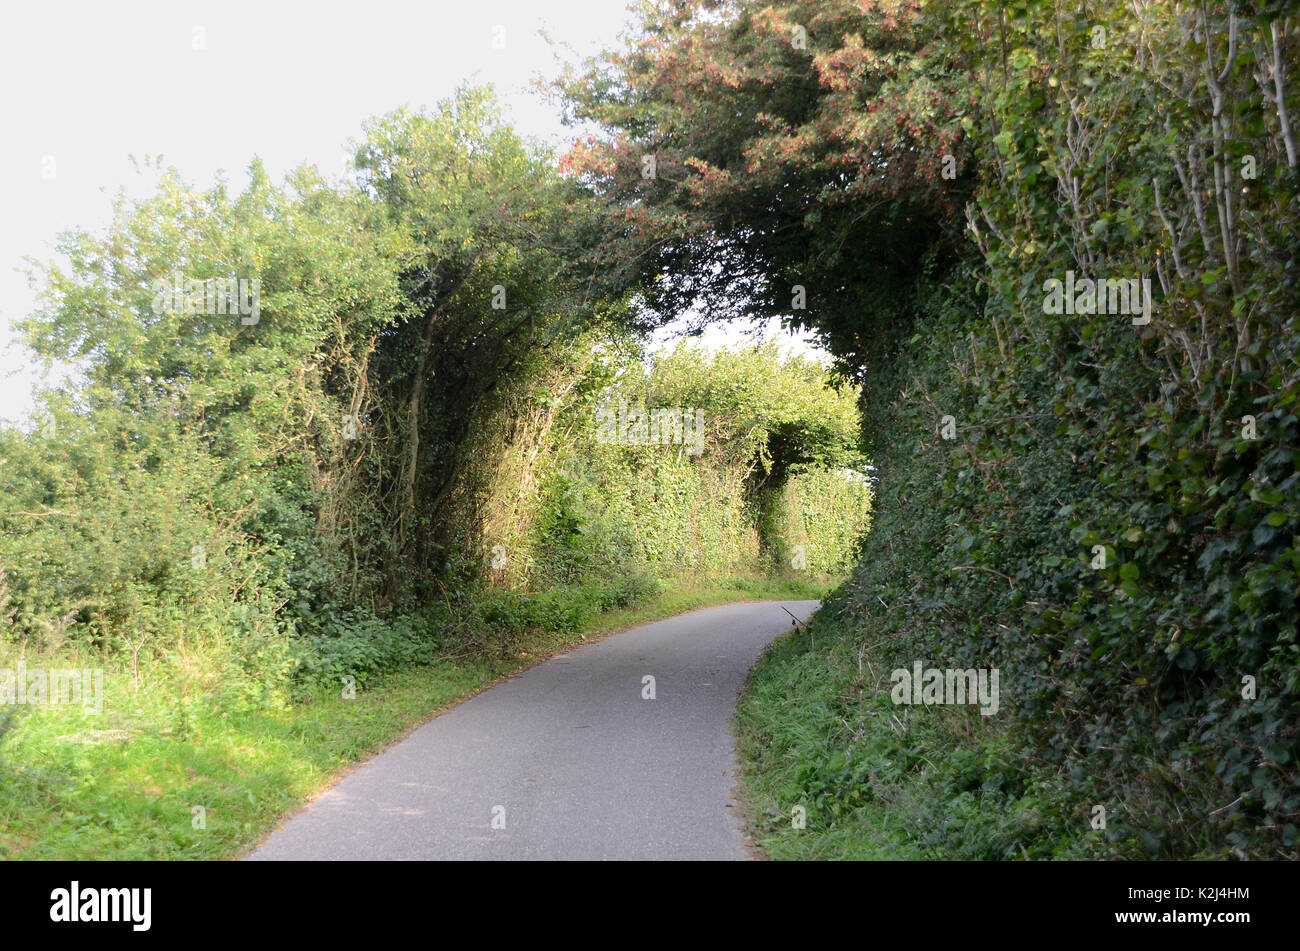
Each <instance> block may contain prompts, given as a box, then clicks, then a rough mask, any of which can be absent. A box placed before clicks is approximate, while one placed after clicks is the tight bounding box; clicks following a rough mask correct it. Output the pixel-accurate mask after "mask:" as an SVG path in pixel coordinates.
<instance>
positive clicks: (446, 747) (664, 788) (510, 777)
mask: <svg viewBox="0 0 1300 951" xmlns="http://www.w3.org/2000/svg"><path fill="white" fill-rule="evenodd" d="M817 606H818V602H816V601H792V602H761V603H752V604H734V605H725V606H722V607H716V608H708V609H704V610H699V611H694V612H691V613H690V614H685V615H681V616H679V617H675V618H670V619H668V620H664V621H659V622H656V623H653V624H646V625H643V626H641V627H637V628H633V629H631V630H629V631H625V632H623V633H621V634H617V635H615V636H613V637H610V638H607V639H606V640H604V641H601V642H600V643H597V644H593V645H591V646H588V647H583V648H580V649H578V650H574V651H571V652H569V653H567V654H562V655H560V656H557V657H555V658H552V659H551V660H549V661H547V662H546V663H543V664H540V665H538V666H537V667H534V668H532V669H530V670H527V671H525V672H523V673H521V674H519V675H518V676H516V677H513V678H511V679H510V680H508V681H506V682H504V683H502V684H499V685H498V686H496V687H493V688H492V689H490V690H487V691H485V692H484V693H481V694H479V695H478V696H476V697H473V698H471V699H470V700H468V701H466V702H465V703H462V704H460V705H459V706H457V707H455V708H453V709H451V710H449V711H447V712H446V713H444V714H442V715H441V716H439V717H436V718H435V719H433V720H431V721H430V722H428V723H426V724H425V725H424V726H422V727H420V728H419V729H417V730H416V731H415V732H414V733H412V734H411V735H410V736H409V737H407V738H406V739H405V740H403V741H402V742H400V743H398V744H397V745H395V746H393V747H392V748H390V749H389V750H387V751H385V752H384V753H381V754H380V755H378V756H376V757H375V758H374V759H372V760H370V761H369V762H367V763H365V764H364V765H363V766H361V767H359V768H358V769H357V770H356V771H355V772H353V773H351V774H350V775H348V776H347V777H346V778H345V779H343V780H342V781H341V782H339V783H338V784H337V785H336V786H334V787H333V788H332V789H330V790H329V791H327V792H326V793H324V794H323V795H322V796H320V797H319V798H318V799H317V800H316V801H314V802H313V803H312V804H311V805H309V806H308V807H307V808H306V809H304V810H303V811H301V812H300V813H298V814H297V815H296V816H294V817H293V818H292V819H290V820H289V821H288V822H287V823H286V824H285V825H284V827H283V828H282V829H280V830H279V831H277V832H276V833H274V834H273V835H271V836H270V837H269V838H268V839H267V841H266V842H265V843H263V845H262V846H261V847H260V848H259V849H258V850H257V851H255V852H254V853H253V854H252V855H251V856H250V858H252V859H744V858H745V855H746V853H745V849H744V845H743V841H742V827H741V821H740V818H739V816H738V815H737V808H736V805H735V802H734V800H733V799H732V785H733V783H734V781H735V774H734V761H733V752H734V738H733V736H732V733H731V729H730V723H729V721H730V718H731V716H732V714H733V712H734V711H735V706H736V698H737V695H738V693H739V691H740V689H741V687H742V685H743V684H744V681H745V677H746V675H747V673H748V671H749V669H750V668H751V667H752V666H753V664H754V662H755V661H756V660H757V659H758V656H759V654H760V653H761V652H762V649H763V647H764V646H765V645H766V644H767V643H768V642H770V641H771V640H772V639H774V638H775V637H777V636H779V635H780V634H783V633H785V632H787V631H789V630H790V626H791V623H792V622H791V620H790V615H789V614H787V613H786V610H783V608H785V609H788V610H789V611H790V612H791V613H793V614H794V615H796V616H798V617H799V618H801V619H802V618H806V617H808V616H809V615H811V614H812V613H813V611H815V610H816V608H817ZM647 677H653V678H654V680H653V684H652V685H653V693H654V698H653V699H646V698H645V696H644V695H647V694H649V692H650V689H649V688H650V686H651V684H650V683H649V682H647V681H646V678H647ZM360 702H364V701H360Z"/></svg>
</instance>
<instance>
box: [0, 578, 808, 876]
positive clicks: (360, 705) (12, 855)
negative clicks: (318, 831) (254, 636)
mask: <svg viewBox="0 0 1300 951" xmlns="http://www.w3.org/2000/svg"><path fill="white" fill-rule="evenodd" d="M823 591H824V588H822V587H819V586H817V585H811V584H808V583H806V582H799V581H793V580H781V579H763V578H735V579H727V580H723V581H718V582H713V583H709V582H705V583H698V584H686V585H682V584H678V585H674V586H672V587H670V588H667V589H665V590H660V591H659V592H657V593H650V594H649V595H647V596H646V597H645V598H643V599H642V600H639V601H637V602H636V603H633V604H629V605H626V606H624V607H619V608H615V609H612V610H607V611H603V612H599V613H596V614H594V615H592V616H590V617H588V618H585V619H584V621H583V623H582V625H581V627H580V628H578V629H572V630H566V631H555V630H547V629H544V628H541V629H532V630H528V631H526V632H523V633H522V634H516V635H515V636H513V637H512V638H511V640H510V652H509V653H508V654H505V653H502V652H501V651H495V652H493V653H492V654H490V655H486V654H485V655H483V656H479V657H466V658H459V659H455V660H451V659H443V660H439V661H436V662H432V663H427V664H421V665H420V666H417V667H406V668H403V669H399V670H394V671H389V672H386V673H383V674H381V675H378V676H376V677H374V678H373V679H371V680H369V681H367V682H366V683H365V685H364V686H358V688H357V692H356V699H352V700H347V699H343V697H342V696H341V691H340V690H339V689H338V688H337V687H334V686H331V687H328V688H327V687H325V686H322V685H316V686H314V687H311V688H310V689H307V690H300V691H295V694H294V696H295V699H294V700H293V701H292V702H284V701H281V702H279V703H274V702H268V703H264V704H261V705H257V706H253V707H251V708H245V709H219V708H217V707H205V706H202V705H199V706H187V705H186V704H184V703H182V702H178V701H179V697H178V695H177V693H176V692H175V691H169V690H160V689H158V690H133V689H132V681H131V678H130V677H129V676H128V675H127V674H126V672H125V671H106V673H105V677H104V696H103V701H104V702H103V712H102V713H101V714H99V715H97V716H96V715H87V714H85V713H83V712H82V711H81V710H80V709H79V708H75V707H66V706H65V707H59V706H36V707H24V708H13V707H11V708H10V709H9V711H0V713H2V714H4V715H3V716H0V859H166V860H175V859H227V858H234V857H238V856H240V855H242V854H244V853H246V852H247V851H248V850H250V849H251V848H252V847H253V846H254V845H255V844H256V843H257V842H259V841H260V840H261V839H262V838H263V837H264V836H265V835H266V834H268V833H269V832H270V831H272V830H273V829H275V828H276V827H277V826H278V825H279V824H280V823H281V822H282V821H283V820H284V819H285V818H287V817H288V816H289V815H291V814H292V813H293V812H295V811H296V810H297V809H299V808H300V807H301V806H302V805H303V804H304V803H306V802H307V801H309V800H310V799H312V798H313V797H314V796H316V795H318V794H319V793H320V792H321V791H322V790H324V789H326V788H327V787H328V786H330V785H331V784H332V783H333V782H335V781H337V779H338V778H340V777H341V775H342V774H343V773H345V772H346V771H347V769H348V768H349V767H351V766H353V765H355V764H356V763H358V762H360V761H361V760H364V759H366V758H367V757H369V756H371V755H373V754H375V753H377V752H379V751H381V750H383V749H384V748H385V747H387V746H389V745H390V744H392V743H393V742H394V741H395V740H397V739H399V738H400V737H401V736H403V735H404V734H405V733H407V732H409V731H410V730H411V729H412V728H414V727H415V726H417V725H419V724H420V723H422V722H424V721H425V720H427V719H429V718H430V717H431V716H432V715H434V714H436V713H437V712H440V711H441V710H443V709H445V708H446V707H448V706H450V705H452V704H454V703H455V702H457V701H459V700H462V699H464V698H466V697H468V696H470V695H472V694H474V693H476V692H478V691H479V690H482V689H483V688H485V687H487V686H490V685H491V684H493V683H494V682H496V681H497V680H499V679H500V678H502V677H505V676H508V675H510V674H512V673H516V672H518V671H519V670H521V669H523V668H526V667H529V666H531V665H533V664H535V663H538V662H539V661H541V660H544V659H545V658H546V657H548V656H550V655H551V654H553V653H555V652H557V651H561V650H566V649H569V648H572V647H575V646H580V645H582V644H583V643H585V642H590V641H592V640H594V639H597V638H599V637H602V636H606V635H608V634H611V633H614V632H617V631H621V630H624V629H626V628H628V627H632V626H635V625H637V624H641V623H645V622H649V621H653V620H658V619H661V618H665V617H671V616H673V615H676V614H681V613H683V612H685V611H690V610H694V609H696V608H701V607H708V606H712V605H717V604H726V603H732V602H739V601H752V600H772V599H790V600H794V599H807V598H818V597H820V596H821V594H822V593H823ZM5 663H6V664H8V663H9V662H8V661H6V662H5ZM27 664H28V667H29V668H34V667H36V666H38V664H37V662H36V661H35V660H28V661H27ZM46 666H48V667H55V666H69V665H68V664H67V663H66V662H64V663H62V664H59V663H56V662H55V661H47V662H46ZM15 714H16V715H15ZM6 724H7V726H8V730H7V732H6V731H5V727H6Z"/></svg>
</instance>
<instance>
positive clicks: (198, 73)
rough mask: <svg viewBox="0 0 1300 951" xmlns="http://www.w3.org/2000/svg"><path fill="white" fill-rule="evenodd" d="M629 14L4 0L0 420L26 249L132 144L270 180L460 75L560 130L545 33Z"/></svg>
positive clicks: (18, 396) (209, 168) (199, 174)
mask: <svg viewBox="0 0 1300 951" xmlns="http://www.w3.org/2000/svg"><path fill="white" fill-rule="evenodd" d="M628 20H629V14H628V13H627V11H626V8H625V0H474V2H423V3H413V2H409V0H408V2H405V3H402V2H391V0H367V2H365V3H359V4H358V3H347V4H344V3H331V2H330V0H324V2H313V3H290V2H279V0H261V2H243V0H223V2H220V3H193V2H185V0H179V2H177V0H171V2H131V3H127V2H122V3H105V2H97V3H92V2H87V3H64V2H57V0H55V2H21V0H20V2H8V3H5V4H4V5H3V7H2V8H0V128H3V129H4V133H5V148H4V149H0V222H2V223H3V224H2V225H0V348H3V349H0V419H9V420H14V419H17V418H19V417H20V416H22V415H25V414H26V412H27V411H28V410H29V409H30V399H31V389H32V386H33V384H34V382H35V381H36V380H37V379H38V376H37V374H36V373H35V371H34V370H33V369H32V367H31V366H30V358H29V356H28V355H27V354H26V353H25V352H24V351H22V350H21V349H19V348H17V347H13V346H11V335H10V332H9V330H10V325H11V323H12V322H13V321H14V320H16V319H21V318H22V316H24V315H25V314H26V313H27V312H28V311H29V310H30V308H31V306H32V302H33V299H34V289H33V288H31V287H29V285H28V282H27V279H26V277H25V276H24V275H23V273H21V271H20V270H18V269H20V268H21V267H22V259H23V258H24V256H33V257H37V258H40V259H48V258H50V257H52V256H53V255H54V251H53V242H54V240H55V238H56V237H57V235H58V234H59V233H60V232H61V231H65V230H68V229H71V228H91V229H98V228H102V227H103V226H105V225H106V224H107V222H108V220H109V210H110V204H111V200H112V196H113V195H114V194H115V193H116V191H117V190H118V188H120V187H125V188H126V189H127V190H128V193H130V194H139V193H140V190H141V188H142V185H143V183H144V182H145V179H142V178H141V177H140V176H139V175H137V173H136V172H135V171H134V169H133V168H132V166H131V163H130V159H129V157H130V156H131V155H135V156H137V157H140V158H143V157H144V156H145V155H150V156H158V155H160V154H161V155H162V156H163V161H164V165H174V166H176V167H177V168H178V169H179V170H180V171H181V174H182V175H183V176H184V177H185V178H186V180H188V181H189V182H191V183H193V184H195V185H198V186H204V185H207V184H210V183H211V182H212V181H213V179H214V177H215V176H216V174H217V173H218V172H219V171H222V170H224V171H225V172H226V173H227V175H228V177H229V178H230V180H231V182H232V184H235V185H242V183H243V182H244V180H245V178H244V169H245V168H246V167H247V165H248V163H249V160H250V159H251V158H252V157H253V156H254V155H257V156H260V157H261V158H262V160H263V161H264V162H265V163H266V166H267V170H268V172H269V173H270V174H271V175H272V177H273V178H275V179H279V178H280V177H281V176H282V175H283V174H284V173H285V172H287V171H288V170H289V169H291V168H293V167H295V166H296V165H299V164H302V163H305V162H307V163H315V164H317V165H318V166H320V167H321V168H322V169H324V170H328V171H330V172H336V171H340V170H341V165H342V161H343V156H344V145H345V144H346V142H347V141H348V139H349V138H352V137H356V136H359V134H360V131H361V123H362V122H363V120H365V119H367V118H369V117H371V116H374V115H380V114H383V113H386V112H390V111H392V110H393V109H396V108H398V107H399V106H402V105H410V106H413V107H419V106H423V105H432V104H433V103H435V102H437V101H438V100H439V99H442V98H445V97H446V96H448V95H450V94H451V93H452V91H453V90H454V89H455V87H456V86H457V85H458V84H459V83H461V82H463V81H466V80H470V81H474V82H483V83H492V84H494V85H495V86H496V87H497V91H498V93H499V95H500V97H501V99H502V100H503V102H504V103H505V104H506V106H507V108H508V109H509V112H510V115H511V116H512V118H513V119H514V121H515V124H516V125H517V126H518V127H519V128H520V129H521V131H523V132H524V133H525V134H528V135H532V136H535V137H538V138H543V139H547V140H551V141H558V140H562V139H564V138H566V137H567V135H566V133H565V131H564V130H563V128H562V126H561V125H560V123H559V119H558V116H557V115H556V113H555V110H554V108H553V107H551V106H549V105H547V104H546V103H544V102H542V101H541V100H539V99H538V98H537V97H536V96H535V95H534V94H533V93H532V92H531V90H530V89H529V84H530V81H531V80H532V79H533V78H534V77H535V76H536V75H538V74H545V75H551V74H553V73H554V72H555V69H556V65H555V64H556V60H555V55H556V53H555V50H554V49H552V48H551V47H550V46H549V45H548V44H547V43H546V41H545V40H544V39H543V38H542V37H541V36H540V35H539V32H538V31H539V29H542V28H545V30H546V32H547V34H548V35H549V36H550V37H551V38H552V39H554V40H555V41H557V42H558V43H562V44H566V45H568V46H570V47H572V48H574V49H575V50H576V51H577V52H578V53H580V54H583V55H586V54H590V53H594V52H596V51H597V50H598V49H600V48H602V47H608V46H610V45H612V44H613V43H614V42H615V41H616V40H617V37H618V34H619V33H620V31H622V30H623V29H624V28H625V26H626V24H627V22H628ZM502 44H503V48H496V47H498V46H501V45H502ZM715 339H716V336H715Z"/></svg>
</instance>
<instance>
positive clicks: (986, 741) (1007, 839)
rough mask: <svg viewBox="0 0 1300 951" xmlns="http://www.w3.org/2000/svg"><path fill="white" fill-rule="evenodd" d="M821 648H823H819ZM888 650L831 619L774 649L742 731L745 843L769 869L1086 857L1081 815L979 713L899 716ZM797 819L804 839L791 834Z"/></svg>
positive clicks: (930, 710)
mask: <svg viewBox="0 0 1300 951" xmlns="http://www.w3.org/2000/svg"><path fill="white" fill-rule="evenodd" d="M814 643H815V644H816V647H815V649H814V646H813V645H814ZM890 648H891V645H889V644H888V643H880V642H876V643H870V642H869V641H868V639H867V638H865V637H864V636H863V635H862V633H861V632H855V631H854V630H852V629H851V627H850V626H849V625H848V624H846V623H845V622H842V621H839V620H837V619H835V618H823V617H818V618H815V619H814V620H813V621H812V623H811V624H810V625H809V629H808V630H807V631H803V630H800V631H797V632H793V633H791V634H789V635H787V636H785V637H783V638H781V639H780V640H778V641H775V642H774V643H773V644H772V645H771V646H770V647H769V649H768V650H767V652H766V653H765V654H764V655H763V657H762V659H761V660H760V661H759V663H758V664H757V666H756V667H755V668H754V671H753V673H752V674H751V677H750V680H749V683H748V684H747V685H746V688H745V691H744V693H743V694H742V697H741V700H740V704H739V706H738V709H737V713H736V717H735V720H734V727H735V731H736V734H737V736H738V737H739V742H740V759H741V763H742V774H743V775H742V779H741V783H740V792H741V799H742V801H743V803H744V806H745V811H746V813H747V815H748V817H749V824H750V832H751V834H752V835H753V837H754V839H755V841H757V843H758V844H759V847H760V848H761V849H762V850H763V851H764V852H765V853H766V855H767V856H769V857H771V858H774V859H801V860H807V859H850V860H864V859H962V860H1001V859H1021V858H1035V859H1038V858H1089V857H1095V854H1096V849H1097V848H1099V847H1100V846H1101V845H1102V839H1101V838H1100V837H1099V836H1098V835H1097V834H1090V833H1089V831H1088V825H1087V815H1086V812H1083V811H1080V810H1079V809H1076V808H1074V807H1072V806H1068V805H1066V804H1065V802H1064V797H1062V796H1061V795H1060V794H1059V792H1058V791H1057V789H1056V787H1055V785H1054V784H1053V782H1052V780H1051V777H1050V776H1047V775H1034V774H1033V773H1031V772H1030V771H1028V770H1026V769H1024V768H1021V767H1018V766H1017V764H1016V758H1015V755H1014V753H1013V751H1014V750H1015V749H1016V744H1015V743H1014V742H1012V738H1011V737H1010V736H1009V735H1008V734H1006V733H1005V732H1002V731H1001V729H1000V728H999V727H997V726H996V725H995V724H993V723H992V722H991V718H985V717H981V716H980V715H979V713H978V712H977V711H976V710H975V709H974V708H971V707H960V708H954V707H942V706H934V707H906V706H903V707H899V706H895V705H894V704H893V703H892V701H891V700H890V697H889V681H888V677H889V672H890V670H892V669H893V668H894V667H896V666H905V662H904V660H903V658H901V657H900V658H896V659H891V657H890ZM796 807H802V809H803V810H804V813H805V826H804V828H802V829H799V828H796V824H795V821H794V810H795V808H796Z"/></svg>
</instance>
